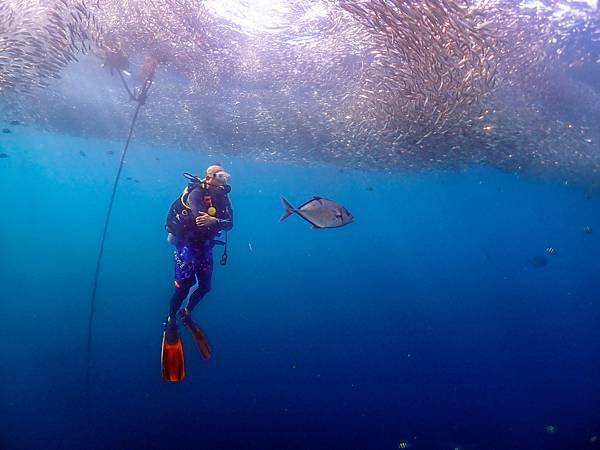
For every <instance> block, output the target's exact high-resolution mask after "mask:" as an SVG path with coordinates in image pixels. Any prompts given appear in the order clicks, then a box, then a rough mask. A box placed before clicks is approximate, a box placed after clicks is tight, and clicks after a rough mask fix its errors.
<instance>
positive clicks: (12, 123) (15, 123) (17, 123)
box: [9, 120, 21, 127]
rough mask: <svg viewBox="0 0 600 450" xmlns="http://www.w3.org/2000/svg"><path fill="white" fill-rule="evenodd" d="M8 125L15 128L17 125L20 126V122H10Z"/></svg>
mask: <svg viewBox="0 0 600 450" xmlns="http://www.w3.org/2000/svg"><path fill="white" fill-rule="evenodd" d="M9 125H12V126H15V127H16V126H17V125H21V122H19V121H18V120H11V121H10V123H9Z"/></svg>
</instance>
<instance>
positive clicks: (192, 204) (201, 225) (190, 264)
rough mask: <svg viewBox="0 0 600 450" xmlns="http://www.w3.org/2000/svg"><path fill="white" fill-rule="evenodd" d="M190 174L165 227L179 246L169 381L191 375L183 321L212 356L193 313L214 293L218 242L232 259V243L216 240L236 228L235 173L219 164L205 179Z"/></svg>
mask: <svg viewBox="0 0 600 450" xmlns="http://www.w3.org/2000/svg"><path fill="white" fill-rule="evenodd" d="M184 176H185V177H186V178H187V179H188V180H189V183H188V185H187V187H186V188H185V189H184V190H183V193H182V195H181V196H180V197H179V198H177V199H176V200H175V201H174V202H173V204H172V205H171V208H170V209H169V213H168V215H167V221H166V224H165V228H166V230H167V232H168V233H169V234H168V236H167V241H168V242H169V243H170V244H172V245H174V246H175V251H174V259H175V282H174V283H175V292H174V293H173V295H172V297H171V302H170V306H169V315H168V316H167V320H166V322H165V327H164V333H163V345H162V352H161V363H162V376H163V378H164V379H165V380H168V381H181V380H183V378H184V377H185V363H184V356H183V347H182V345H181V339H180V337H179V332H178V329H177V321H176V319H177V317H178V318H179V320H180V321H181V323H183V325H185V327H186V328H187V329H188V330H189V331H190V333H191V334H192V336H193V338H194V340H195V342H196V345H197V346H198V349H199V351H200V353H201V354H202V356H203V357H204V358H205V359H208V358H210V355H211V350H210V346H209V344H208V341H207V339H206V337H205V336H204V333H203V332H202V330H201V329H200V327H199V326H198V324H196V323H195V322H194V321H193V320H192V310H193V309H194V307H195V306H196V305H197V304H198V302H200V300H201V299H202V298H203V297H204V296H205V295H206V294H207V293H208V292H209V291H210V287H211V278H212V270H213V255H212V249H213V247H214V246H215V245H216V244H223V245H225V249H224V251H223V256H222V257H221V265H225V263H226V261H227V241H226V240H225V242H223V241H219V240H218V239H216V238H217V237H219V235H220V233H221V232H223V231H224V232H225V233H226V232H227V231H229V230H231V228H232V227H233V210H232V209H231V203H230V202H229V198H228V196H227V194H229V192H230V191H231V188H230V186H229V185H228V181H229V178H230V175H229V174H228V173H227V172H226V171H225V169H224V168H223V167H222V166H221V165H218V164H216V165H212V166H210V167H208V168H207V169H206V177H205V178H204V179H200V178H199V177H197V176H194V175H190V174H187V173H185V174H184ZM196 282H197V283H198V286H197V287H196V289H195V290H194V291H193V292H192V294H191V295H190V297H189V299H188V302H187V305H186V306H185V307H184V308H181V306H182V303H183V301H184V300H185V299H186V297H187V296H188V293H189V292H190V289H191V288H192V286H194V285H195V284H196Z"/></svg>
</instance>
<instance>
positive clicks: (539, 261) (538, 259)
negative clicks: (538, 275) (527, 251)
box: [527, 255, 548, 269]
mask: <svg viewBox="0 0 600 450" xmlns="http://www.w3.org/2000/svg"><path fill="white" fill-rule="evenodd" d="M527 262H528V263H529V265H530V266H531V267H535V268H536V269H541V268H542V267H546V264H548V260H547V259H546V257H545V256H541V255H537V256H534V257H533V258H531V259H528V260H527Z"/></svg>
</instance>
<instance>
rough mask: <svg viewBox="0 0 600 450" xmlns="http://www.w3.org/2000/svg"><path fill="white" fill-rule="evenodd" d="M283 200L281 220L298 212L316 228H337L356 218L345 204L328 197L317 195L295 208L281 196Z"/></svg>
mask: <svg viewBox="0 0 600 450" xmlns="http://www.w3.org/2000/svg"><path fill="white" fill-rule="evenodd" d="M281 202H282V203H283V207H284V208H285V211H284V212H283V215H282V216H281V218H280V219H279V221H280V222H281V221H282V220H285V219H287V218H288V217H289V216H291V215H292V214H294V213H296V214H298V215H299V216H300V217H302V218H303V219H304V220H306V221H307V222H308V223H310V224H311V225H312V226H313V227H314V228H337V227H341V226H344V225H347V224H349V223H350V222H352V221H353V220H354V217H353V216H352V214H351V213H350V211H348V210H347V209H346V208H345V207H344V206H342V205H340V204H339V203H336V202H334V201H333V200H327V199H326V198H321V197H316V196H315V197H313V198H312V199H310V200H309V201H307V202H306V203H304V204H303V205H301V206H300V207H298V208H294V207H293V206H292V205H291V204H290V202H288V201H287V200H286V199H285V198H283V197H281Z"/></svg>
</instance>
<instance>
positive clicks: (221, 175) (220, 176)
mask: <svg viewBox="0 0 600 450" xmlns="http://www.w3.org/2000/svg"><path fill="white" fill-rule="evenodd" d="M213 178H215V179H217V180H219V181H220V182H222V183H224V184H227V183H228V182H229V179H230V178H231V175H230V174H228V173H227V172H225V171H224V170H219V171H218V172H217V173H215V174H213Z"/></svg>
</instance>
